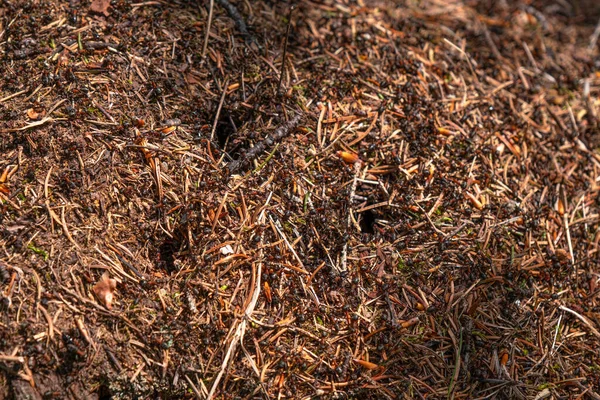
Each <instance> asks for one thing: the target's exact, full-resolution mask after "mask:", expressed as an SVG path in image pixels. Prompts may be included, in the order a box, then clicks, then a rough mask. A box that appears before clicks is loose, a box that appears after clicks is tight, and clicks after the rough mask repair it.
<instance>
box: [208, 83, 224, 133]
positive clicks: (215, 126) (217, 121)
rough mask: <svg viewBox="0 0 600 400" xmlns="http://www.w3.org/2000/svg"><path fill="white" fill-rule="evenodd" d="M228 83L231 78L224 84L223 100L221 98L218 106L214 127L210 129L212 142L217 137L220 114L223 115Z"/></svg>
mask: <svg viewBox="0 0 600 400" xmlns="http://www.w3.org/2000/svg"><path fill="white" fill-rule="evenodd" d="M227 84H229V78H227V79H225V84H224V85H223V92H222V93H221V100H219V107H217V113H216V114H215V121H214V122H213V127H212V130H211V131H210V141H211V142H212V141H213V138H214V137H215V131H216V130H217V124H218V123H219V116H220V115H221V109H222V108H223V103H224V102H225V95H226V94H227Z"/></svg>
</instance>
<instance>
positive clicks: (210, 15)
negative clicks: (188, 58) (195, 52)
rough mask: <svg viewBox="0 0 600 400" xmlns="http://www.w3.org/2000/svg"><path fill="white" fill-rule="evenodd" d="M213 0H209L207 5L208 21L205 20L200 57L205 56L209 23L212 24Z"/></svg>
mask: <svg viewBox="0 0 600 400" xmlns="http://www.w3.org/2000/svg"><path fill="white" fill-rule="evenodd" d="M214 5H215V1H214V0H210V4H209V6H208V21H207V22H206V35H205V36H204V46H202V58H204V57H206V48H207V47H208V36H209V35H210V25H211V24H212V16H213V8H214Z"/></svg>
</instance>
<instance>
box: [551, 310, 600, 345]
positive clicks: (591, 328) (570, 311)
mask: <svg viewBox="0 0 600 400" xmlns="http://www.w3.org/2000/svg"><path fill="white" fill-rule="evenodd" d="M558 308H559V309H561V310H563V311H567V312H569V313H571V314H573V315H574V316H576V317H577V318H579V320H581V322H583V323H584V324H585V325H587V327H588V328H590V330H591V331H592V333H593V334H594V335H596V336H597V337H599V338H600V332H598V331H597V330H596V328H594V326H593V325H592V323H591V322H590V321H589V320H588V319H587V318H586V317H584V316H583V315H581V314H579V313H578V312H577V311H573V310H571V309H570V308H568V307H565V306H560V307H558Z"/></svg>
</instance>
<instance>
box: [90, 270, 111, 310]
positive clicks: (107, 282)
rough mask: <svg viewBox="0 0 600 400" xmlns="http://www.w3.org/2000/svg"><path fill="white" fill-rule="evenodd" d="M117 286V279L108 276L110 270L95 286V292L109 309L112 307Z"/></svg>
mask: <svg viewBox="0 0 600 400" xmlns="http://www.w3.org/2000/svg"><path fill="white" fill-rule="evenodd" d="M116 287H117V281H116V280H114V279H111V278H109V277H108V271H106V272H105V273H103V274H102V277H101V278H100V280H99V281H98V283H96V285H95V286H94V289H93V291H94V294H95V295H96V298H97V299H98V301H100V303H102V304H103V305H104V306H105V307H106V308H108V309H109V310H110V309H112V302H113V298H114V293H113V292H114V290H115V288H116Z"/></svg>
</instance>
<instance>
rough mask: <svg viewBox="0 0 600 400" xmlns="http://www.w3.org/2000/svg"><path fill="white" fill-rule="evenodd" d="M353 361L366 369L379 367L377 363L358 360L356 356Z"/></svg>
mask: <svg viewBox="0 0 600 400" xmlns="http://www.w3.org/2000/svg"><path fill="white" fill-rule="evenodd" d="M354 362H355V363H357V364H358V365H360V366H361V367H364V368H366V369H377V368H379V365H377V364H373V363H372V362H369V361H365V360H359V359H358V358H355V359H354Z"/></svg>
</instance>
